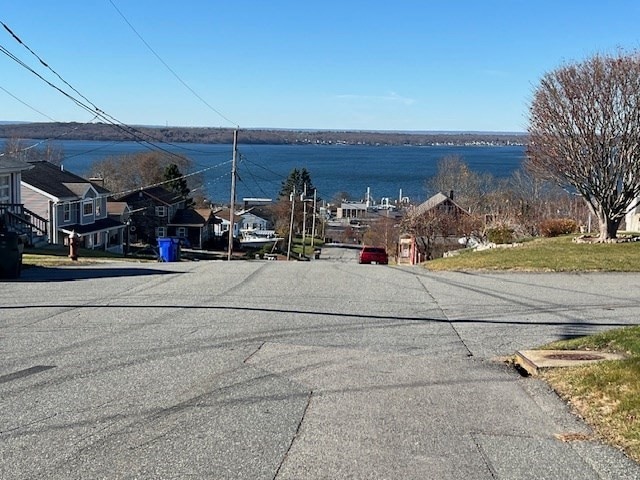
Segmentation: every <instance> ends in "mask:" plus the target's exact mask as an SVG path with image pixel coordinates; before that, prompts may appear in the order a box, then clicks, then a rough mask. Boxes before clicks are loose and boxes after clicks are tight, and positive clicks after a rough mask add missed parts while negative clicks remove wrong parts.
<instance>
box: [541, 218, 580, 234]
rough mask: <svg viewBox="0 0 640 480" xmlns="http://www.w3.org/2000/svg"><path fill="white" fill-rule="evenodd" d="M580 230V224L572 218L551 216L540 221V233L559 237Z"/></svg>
mask: <svg viewBox="0 0 640 480" xmlns="http://www.w3.org/2000/svg"><path fill="white" fill-rule="evenodd" d="M577 231H578V224H577V223H576V222H575V221H574V220H571V219H570V218H549V219H547V220H543V221H542V222H540V235H542V236H543V237H557V236H558V235H567V234H569V233H574V232H577Z"/></svg>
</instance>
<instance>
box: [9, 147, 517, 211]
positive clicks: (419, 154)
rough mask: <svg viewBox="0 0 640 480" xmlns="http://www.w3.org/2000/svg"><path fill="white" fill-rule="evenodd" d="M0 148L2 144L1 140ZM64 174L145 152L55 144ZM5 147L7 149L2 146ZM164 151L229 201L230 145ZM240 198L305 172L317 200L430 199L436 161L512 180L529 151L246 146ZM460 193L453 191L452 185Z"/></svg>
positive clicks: (213, 194)
mask: <svg viewBox="0 0 640 480" xmlns="http://www.w3.org/2000/svg"><path fill="white" fill-rule="evenodd" d="M0 143H1V141H0ZM56 145H58V146H59V147H61V148H62V150H63V152H64V155H65V160H64V167H65V169H67V170H69V171H72V172H74V173H77V174H78V175H81V176H85V175H87V174H88V172H89V170H90V169H91V166H92V164H93V163H94V162H96V161H97V160H101V159H103V158H105V157H108V156H117V155H123V154H129V153H135V152H139V151H147V149H146V148H145V147H144V146H142V145H140V144H138V143H136V142H115V143H113V142H98V141H79V140H67V141H58V142H56ZM0 148H2V145H1V144H0ZM165 148H166V149H167V150H170V151H172V152H175V153H178V154H182V155H186V156H188V157H190V158H191V159H192V160H193V161H194V163H195V165H196V168H198V169H207V170H206V171H205V172H204V179H205V185H204V191H205V193H206V196H207V197H208V198H210V199H211V200H213V201H217V202H228V201H229V193H230V188H231V187H230V185H231V173H230V172H231V158H232V147H231V145H209V144H176V145H174V146H165ZM238 152H239V154H240V156H239V162H238V176H239V180H238V184H237V198H238V199H239V200H240V199H242V198H243V197H268V198H276V196H277V194H278V191H279V190H280V186H281V183H282V180H283V179H284V178H286V177H287V175H288V174H289V172H291V170H293V169H294V168H298V169H300V168H306V169H307V170H308V171H309V172H310V174H311V178H312V180H313V183H314V185H315V186H316V188H317V189H318V195H319V196H321V197H322V198H324V199H327V200H328V199H331V198H332V197H333V196H334V195H335V194H336V193H337V192H347V193H349V195H350V196H351V197H352V198H353V199H361V198H364V196H365V193H366V190H367V187H369V188H370V189H371V195H372V197H373V198H374V199H376V200H379V199H380V198H382V197H390V198H391V199H395V198H398V196H399V193H400V190H402V195H403V196H407V197H409V198H410V199H411V200H412V201H416V202H419V201H422V200H425V199H426V198H427V191H426V189H425V182H426V181H427V180H428V179H429V178H430V177H431V176H432V175H433V174H434V173H435V172H436V169H437V164H438V161H439V160H440V159H442V158H444V157H446V156H449V155H457V156H460V157H461V158H462V159H463V160H464V161H465V162H466V163H467V164H468V165H469V167H470V168H471V169H472V170H474V171H477V172H488V173H490V174H492V175H493V176H494V177H496V178H502V177H508V176H509V175H511V173H512V172H513V171H514V170H517V169H518V168H519V167H520V166H521V164H522V161H523V159H524V147H521V146H506V147H488V146H477V147H476V146H462V147H458V146H428V147H404V146H403V147H374V146H348V145H242V144H240V145H239V146H238ZM454 188H455V187H454Z"/></svg>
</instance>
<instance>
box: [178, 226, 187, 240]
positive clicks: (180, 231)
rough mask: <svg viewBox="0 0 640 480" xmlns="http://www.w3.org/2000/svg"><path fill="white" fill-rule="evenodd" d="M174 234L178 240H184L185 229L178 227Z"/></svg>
mask: <svg viewBox="0 0 640 480" xmlns="http://www.w3.org/2000/svg"><path fill="white" fill-rule="evenodd" d="M176 233H177V234H178V236H179V237H180V238H184V237H186V236H187V227H178V228H177V229H176Z"/></svg>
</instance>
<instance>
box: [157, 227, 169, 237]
mask: <svg viewBox="0 0 640 480" xmlns="http://www.w3.org/2000/svg"><path fill="white" fill-rule="evenodd" d="M166 236H167V227H156V238H160V237H166Z"/></svg>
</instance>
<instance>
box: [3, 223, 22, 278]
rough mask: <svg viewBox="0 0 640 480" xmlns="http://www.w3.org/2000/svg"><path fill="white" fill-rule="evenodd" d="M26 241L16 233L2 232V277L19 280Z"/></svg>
mask: <svg viewBox="0 0 640 480" xmlns="http://www.w3.org/2000/svg"><path fill="white" fill-rule="evenodd" d="M23 252H24V239H23V238H22V236H21V235H19V234H17V233H16V232H0V276H1V277H3V278H18V277H20V272H22V253H23Z"/></svg>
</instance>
